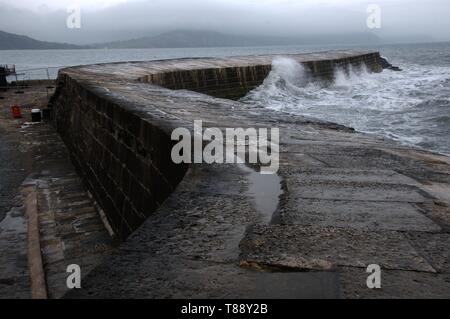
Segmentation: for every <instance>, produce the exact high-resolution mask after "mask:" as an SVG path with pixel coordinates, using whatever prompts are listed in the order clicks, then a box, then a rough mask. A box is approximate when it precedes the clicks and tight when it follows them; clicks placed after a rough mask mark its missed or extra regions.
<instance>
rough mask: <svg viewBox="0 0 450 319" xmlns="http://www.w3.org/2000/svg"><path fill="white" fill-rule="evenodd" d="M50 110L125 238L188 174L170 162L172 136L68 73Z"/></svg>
mask: <svg viewBox="0 0 450 319" xmlns="http://www.w3.org/2000/svg"><path fill="white" fill-rule="evenodd" d="M51 106H53V107H52V110H53V120H54V123H55V125H56V128H57V130H58V132H59V134H60V135H61V137H62V139H63V140H64V142H65V144H66V145H67V147H68V150H69V153H70V156H71V159H72V161H73V163H74V164H75V166H76V168H77V170H78V173H79V174H80V175H81V177H82V178H83V180H84V181H85V183H86V185H87V186H88V188H89V190H90V191H91V192H92V194H93V195H94V197H95V199H96V200H97V201H98V203H99V204H100V206H101V207H102V208H103V209H104V211H105V212H106V215H107V217H108V220H109V222H110V224H111V226H112V228H113V230H114V232H115V233H116V235H117V236H118V237H119V238H122V239H124V238H126V237H127V236H128V235H129V234H130V233H131V232H133V231H134V230H135V229H136V228H137V227H138V226H139V225H141V224H142V222H143V221H144V220H145V219H146V218H147V217H148V216H150V215H151V214H152V213H153V212H154V211H156V209H157V208H158V207H159V206H160V205H161V204H162V203H163V202H164V200H165V199H166V198H167V197H168V196H169V195H170V194H171V193H172V191H173V190H174V188H175V187H176V185H177V184H178V183H179V182H180V181H181V179H182V178H183V176H184V174H185V172H186V169H187V167H185V166H184V165H175V164H174V163H173V162H172V160H171V157H170V152H171V149H172V146H173V142H172V141H171V139H170V135H169V134H168V133H167V132H164V131H163V130H162V129H160V128H159V127H157V126H155V125H153V124H152V123H150V122H149V121H145V120H144V119H143V118H141V117H139V116H137V115H136V114H134V113H133V112H131V111H130V110H128V109H127V108H126V107H125V106H124V105H118V104H117V103H115V102H114V101H111V100H110V99H108V97H106V96H102V95H101V94H98V93H97V94H96V93H94V92H93V91H92V90H91V89H89V88H87V87H84V86H83V85H81V84H80V83H78V82H77V81H76V80H74V79H72V78H70V76H68V75H66V74H61V75H60V76H59V81H58V89H57V93H56V94H55V96H54V97H53V99H52V100H51Z"/></svg>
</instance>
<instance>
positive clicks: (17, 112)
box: [11, 105, 22, 119]
mask: <svg viewBox="0 0 450 319" xmlns="http://www.w3.org/2000/svg"><path fill="white" fill-rule="evenodd" d="M11 113H12V116H13V118H15V119H20V118H22V111H21V110H20V106H18V105H14V106H11Z"/></svg>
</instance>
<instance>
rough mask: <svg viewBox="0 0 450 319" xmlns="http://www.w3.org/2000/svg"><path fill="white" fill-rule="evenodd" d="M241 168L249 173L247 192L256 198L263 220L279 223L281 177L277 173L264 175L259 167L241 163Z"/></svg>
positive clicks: (269, 222) (268, 222)
mask: <svg viewBox="0 0 450 319" xmlns="http://www.w3.org/2000/svg"><path fill="white" fill-rule="evenodd" d="M240 167H241V169H242V170H243V171H245V172H246V173H248V175H247V179H248V181H249V185H248V190H247V192H248V193H249V194H250V195H251V196H252V197H253V198H254V202H255V207H256V209H257V211H258V212H259V213H260V214H261V216H262V218H263V222H264V223H267V224H277V223H279V216H278V214H277V208H278V203H279V201H280V195H281V194H282V193H283V190H282V188H281V178H280V176H278V175H277V174H269V175H263V174H261V173H260V172H259V169H258V168H256V167H255V168H253V167H249V166H246V165H240Z"/></svg>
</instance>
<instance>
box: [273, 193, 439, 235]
mask: <svg viewBox="0 0 450 319" xmlns="http://www.w3.org/2000/svg"><path fill="white" fill-rule="evenodd" d="M280 214H281V216H282V218H281V219H282V223H283V224H298V225H305V226H306V225H317V226H334V227H340V228H355V229H367V230H371V231H376V230H396V231H423V232H439V231H441V230H442V229H441V227H440V226H438V225H437V224H436V223H435V222H433V221H432V220H430V219H429V218H427V217H426V216H425V215H424V214H423V212H422V211H421V210H420V209H419V208H418V207H416V206H415V205H414V204H411V203H401V202H398V203H397V202H395V203H393V202H357V201H344V200H323V199H302V198H298V199H292V200H290V201H288V202H287V203H286V204H285V205H283V208H282V210H281V212H280Z"/></svg>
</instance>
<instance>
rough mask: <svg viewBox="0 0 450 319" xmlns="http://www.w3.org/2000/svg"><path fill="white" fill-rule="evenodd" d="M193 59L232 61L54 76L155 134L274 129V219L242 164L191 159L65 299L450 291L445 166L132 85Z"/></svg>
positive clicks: (329, 130)
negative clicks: (377, 271) (164, 195)
mask: <svg viewBox="0 0 450 319" xmlns="http://www.w3.org/2000/svg"><path fill="white" fill-rule="evenodd" d="M202 63H203V64H204V65H206V66H205V68H206V67H210V66H211V65H214V64H216V65H219V66H221V65H225V66H229V65H237V67H238V66H239V65H240V63H241V62H240V60H238V61H235V60H233V59H230V60H229V61H225V62H224V61H222V60H214V59H212V60H205V61H203V60H195V61H169V62H164V61H163V62H159V63H152V62H144V63H123V64H120V63H119V64H110V65H94V66H86V67H79V68H71V69H67V70H66V71H65V72H66V76H67V79H69V78H70V81H72V83H73V82H76V83H78V84H79V85H80V86H81V87H83V88H86V87H87V88H89V89H90V93H91V95H92V96H94V95H96V94H97V98H98V99H102V98H104V99H107V100H108V101H109V102H110V101H114V103H115V105H118V106H119V107H120V108H121V110H123V111H124V112H130V113H131V114H134V115H137V116H139V117H140V118H142V119H144V120H148V121H151V122H152V123H157V122H158V121H160V122H163V123H164V125H162V127H164V128H166V127H168V128H170V129H173V128H176V127H180V126H182V125H184V127H191V125H192V123H193V121H194V120H202V121H203V123H205V125H204V127H205V128H206V123H207V126H208V127H218V128H222V129H224V128H227V127H230V128H231V127H242V128H248V127H266V128H270V127H277V128H279V129H280V138H281V141H280V142H281V145H280V151H281V155H280V170H279V173H278V175H279V178H280V180H281V181H280V183H281V186H282V191H283V192H282V194H281V195H280V196H279V202H278V205H277V207H276V210H275V212H273V213H274V214H275V216H276V218H275V219H272V222H268V221H269V220H270V218H267V214H261V209H260V207H261V203H258V202H255V201H258V197H257V196H256V197H255V196H253V195H254V194H253V193H254V191H252V189H253V190H254V189H257V188H255V187H254V185H252V182H254V179H253V178H252V176H251V173H250V172H249V171H248V170H246V169H241V168H239V167H237V166H233V165H220V166H215V165H206V164H200V165H192V166H191V167H190V168H189V170H188V172H187V174H186V176H185V177H184V179H183V181H182V182H181V184H180V185H179V186H178V187H177V188H176V190H175V191H174V193H172V195H171V196H170V197H169V198H168V199H167V200H166V201H165V202H164V203H163V205H162V206H161V207H160V208H159V209H158V211H157V212H156V213H154V214H153V215H152V216H151V217H150V218H148V219H147V220H146V221H145V222H144V223H143V224H142V225H141V226H140V227H139V228H138V229H137V230H136V231H135V232H134V233H133V234H132V235H131V236H130V237H129V238H128V239H127V240H126V241H125V242H124V243H123V244H122V245H121V246H120V247H119V248H118V249H116V250H115V251H114V253H113V254H112V255H111V257H109V258H108V259H107V260H106V261H105V262H104V263H103V264H102V265H100V266H98V267H97V268H95V269H94V270H93V271H92V273H91V274H90V275H89V276H88V277H87V278H86V279H85V281H84V286H83V289H81V290H77V291H71V292H70V293H68V294H67V295H66V297H69V298H80V297H84V298H86V297H91V298H124V297H126V298H158V297H163V298H204V297H208V298H226V297H229V298H230V297H232V298H254V297H263V298H281V297H284V298H294V299H295V298H308V297H310V298H315V297H321V298H330V297H331V298H333V297H342V298H448V297H449V296H450V268H449V265H450V234H449V231H450V158H448V157H446V156H442V155H439V154H434V153H430V152H426V151H423V150H420V149H412V148H410V147H406V146H402V145H399V144H398V143H395V142H392V141H389V140H384V139H380V138H376V137H373V136H370V135H366V134H362V133H358V132H355V131H353V130H351V129H348V128H344V127H342V126H339V125H335V124H332V123H326V122H322V121H318V120H313V119H310V118H303V117H301V116H293V115H288V116H287V115H285V114H283V113H279V112H274V111H270V110H266V109H264V110H261V109H257V108H252V106H249V105H245V104H242V103H240V102H237V101H231V100H223V99H217V98H213V97H211V96H207V95H204V94H197V93H194V92H188V91H184V90H181V91H173V90H166V89H163V88H159V87H156V86H152V85H149V84H147V83H139V82H138V81H137V79H139V78H143V77H145V76H146V74H149V73H151V72H153V73H155V74H156V73H158V72H161V70H163V71H164V72H166V71H167V70H169V71H170V70H172V69H176V70H178V69H177V67H178V66H181V67H186V69H188V68H190V67H193V66H194V67H197V68H198V69H201V68H202V67H203V64H202ZM244 64H245V63H244ZM169 71H167V72H169ZM386 72H389V71H386ZM63 73H64V72H63ZM68 82H69V81H66V82H65V83H68ZM74 92H76V89H75V86H72V87H71V86H67V87H61V91H60V93H61V100H62V101H66V100H67V99H68V98H70V97H71V96H72V95H71V94H74ZM85 95H86V94H85V92H82V90H81V91H80V92H76V93H75V96H72V97H73V98H76V99H80V98H81V97H83V96H85ZM230 110H232V112H230ZM168 131H170V130H169V129H168ZM274 189H276V188H274ZM263 205H264V204H263ZM265 206H267V205H265ZM371 264H377V265H379V266H381V268H382V289H379V290H377V289H375V290H371V289H368V287H367V285H366V283H367V278H368V274H367V267H368V266H369V265H371ZM111 278H114V280H110V279H111Z"/></svg>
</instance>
